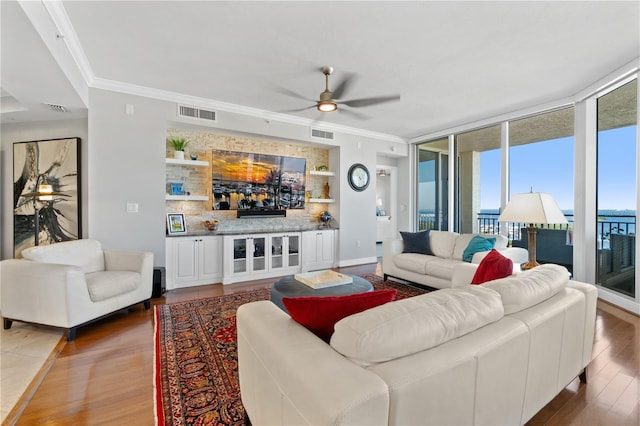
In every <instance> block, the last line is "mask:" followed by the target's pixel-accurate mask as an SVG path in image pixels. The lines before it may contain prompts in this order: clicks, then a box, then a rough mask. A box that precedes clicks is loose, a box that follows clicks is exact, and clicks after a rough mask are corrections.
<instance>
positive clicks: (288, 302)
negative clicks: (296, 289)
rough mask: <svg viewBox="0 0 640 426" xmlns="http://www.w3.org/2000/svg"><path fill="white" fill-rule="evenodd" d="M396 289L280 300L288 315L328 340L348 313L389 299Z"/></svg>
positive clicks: (360, 310) (381, 303) (351, 313)
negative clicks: (336, 325) (335, 326)
mask: <svg viewBox="0 0 640 426" xmlns="http://www.w3.org/2000/svg"><path fill="white" fill-rule="evenodd" d="M396 293H397V291H396V290H392V289H386V290H376V291H370V292H366V293H356V294H348V295H345V296H327V297H317V296H311V297H284V298H282V302H283V303H284V306H285V307H286V308H287V311H289V315H291V318H293V319H294V320H295V321H296V322H298V323H300V324H302V325H304V326H305V327H307V328H308V329H309V330H310V331H311V332H313V334H315V335H316V336H318V337H320V338H321V339H323V340H324V341H326V342H328V341H329V340H330V339H331V335H332V334H333V326H334V324H335V323H337V322H338V321H340V320H341V319H342V318H345V317H348V316H349V315H353V314H355V313H358V312H362V311H364V310H367V309H369V308H373V307H374V306H378V305H384V304H385V303H387V302H391V301H392V300H393V299H394V298H395V297H396Z"/></svg>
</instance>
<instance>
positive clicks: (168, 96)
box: [21, 0, 408, 144]
mask: <svg viewBox="0 0 640 426" xmlns="http://www.w3.org/2000/svg"><path fill="white" fill-rule="evenodd" d="M21 3H23V4H27V5H29V4H30V5H32V6H33V5H34V4H42V5H43V7H44V8H45V9H46V12H47V14H48V16H49V17H50V19H51V21H52V22H53V24H54V26H55V27H56V30H57V34H58V36H61V37H59V39H61V40H62V41H63V42H64V46H66V54H65V55H64V56H65V57H66V60H65V62H66V63H67V65H69V64H70V60H72V61H73V63H75V66H76V67H75V68H76V70H75V74H77V72H79V73H80V75H81V76H82V79H83V82H82V83H84V84H82V87H80V89H78V87H76V90H77V91H78V92H79V93H81V97H82V98H83V100H84V101H85V104H86V105H88V95H87V92H88V88H89V87H91V88H97V89H103V90H111V91H115V92H120V93H126V94H130V95H136V96H143V97H147V98H152V99H159V100H164V101H168V102H176V103H180V104H185V105H191V106H194V107H202V108H211V109H214V110H218V111H225V112H230V113H234V114H241V115H247V116H251V117H257V118H261V119H265V120H274V121H279V122H282V123H287V124H293V125H297V126H304V127H314V128H321V129H323V130H330V131H334V132H340V133H345V134H350V135H354V136H361V137H365V138H370V139H377V140H383V141H388V142H397V143H404V144H406V143H407V142H408V140H407V139H405V138H402V137H399V136H396V135H388V134H384V133H378V132H372V131H368V130H364V129H359V128H356V127H349V126H343V125H339V124H332V123H328V122H325V121H316V120H311V119H307V118H301V117H295V116H292V115H288V114H282V113H276V112H271V111H267V110H262V109H258V108H251V107H247V106H243V105H237V104H231V103H227V102H220V101H215V100H212V99H206V98H201V97H197V96H191V95H185V94H181V93H176V92H170V91H166V90H161V89H154V88H150V87H145V86H139V85H134V84H129V83H124V82H120V81H114V80H108V79H104V78H100V77H97V76H96V75H95V73H94V72H93V69H92V68H91V65H90V64H89V60H88V59H87V56H86V55H85V53H84V50H83V49H82V46H81V44H80V41H79V39H78V36H77V34H76V32H75V30H74V28H73V25H72V24H71V21H70V19H69V15H67V12H66V10H65V9H64V5H63V4H62V1H60V0H51V1H44V2H41V3H40V2H37V3H36V2H30V1H24V0H21ZM25 7H28V6H23V8H25ZM30 18H31V16H30ZM31 21H32V22H34V19H31ZM40 22H42V21H40ZM34 24H35V22H34ZM49 50H51V51H52V52H53V50H52V47H51V46H49ZM59 56H60V55H56V59H58V62H60V59H59ZM64 69H65V71H67V75H70V74H74V72H73V71H74V70H71V69H70V67H69V66H67V67H64ZM75 80H76V82H75V85H78V83H79V82H78V81H77V80H78V78H75Z"/></svg>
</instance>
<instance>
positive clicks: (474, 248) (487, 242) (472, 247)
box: [462, 235, 496, 262]
mask: <svg viewBox="0 0 640 426" xmlns="http://www.w3.org/2000/svg"><path fill="white" fill-rule="evenodd" d="M495 245H496V239H495V238H485V237H481V236H480V235H476V236H474V237H473V238H472V239H471V241H469V245H467V248H466V249H464V252H462V260H464V261H465V262H471V259H473V255H474V254H476V253H477V252H479V251H489V250H491V249H492V248H493V246H495Z"/></svg>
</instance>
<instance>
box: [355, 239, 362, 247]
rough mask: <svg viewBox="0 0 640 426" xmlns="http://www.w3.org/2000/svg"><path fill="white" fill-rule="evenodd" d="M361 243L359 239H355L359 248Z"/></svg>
mask: <svg viewBox="0 0 640 426" xmlns="http://www.w3.org/2000/svg"><path fill="white" fill-rule="evenodd" d="M361 245H362V243H361V242H360V240H358V241H356V247H358V248H360V246H361Z"/></svg>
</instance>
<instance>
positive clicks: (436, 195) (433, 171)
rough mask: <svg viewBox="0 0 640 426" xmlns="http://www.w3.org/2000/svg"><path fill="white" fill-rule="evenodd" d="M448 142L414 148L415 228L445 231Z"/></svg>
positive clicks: (446, 217)
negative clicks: (416, 168) (415, 161)
mask: <svg viewBox="0 0 640 426" xmlns="http://www.w3.org/2000/svg"><path fill="white" fill-rule="evenodd" d="M447 149H448V140H447V139H443V140H437V141H433V142H429V143H425V144H421V145H419V146H418V215H417V217H418V224H417V229H418V230H419V231H423V230H425V229H439V230H443V231H446V230H448V226H447V224H448V220H449V211H448V206H447V197H448V193H449V178H448V171H449V166H448V158H449V156H448V154H447Z"/></svg>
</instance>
